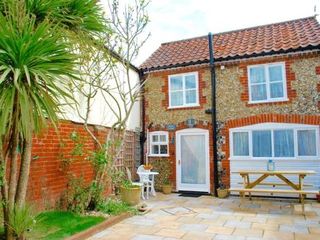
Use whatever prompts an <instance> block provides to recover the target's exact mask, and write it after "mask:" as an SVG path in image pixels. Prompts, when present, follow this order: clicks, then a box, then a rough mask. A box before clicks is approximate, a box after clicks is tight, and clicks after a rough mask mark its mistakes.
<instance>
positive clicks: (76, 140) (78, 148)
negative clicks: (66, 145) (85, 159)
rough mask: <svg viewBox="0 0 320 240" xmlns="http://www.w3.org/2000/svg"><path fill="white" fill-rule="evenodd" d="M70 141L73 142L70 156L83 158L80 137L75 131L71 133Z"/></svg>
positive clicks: (82, 144)
mask: <svg viewBox="0 0 320 240" xmlns="http://www.w3.org/2000/svg"><path fill="white" fill-rule="evenodd" d="M70 139H71V140H72V141H73V142H74V147H73V149H72V151H71V155H72V156H83V154H84V153H83V147H84V143H83V141H82V139H81V137H80V135H79V134H78V133H77V132H76V131H73V132H72V133H71V134H70Z"/></svg>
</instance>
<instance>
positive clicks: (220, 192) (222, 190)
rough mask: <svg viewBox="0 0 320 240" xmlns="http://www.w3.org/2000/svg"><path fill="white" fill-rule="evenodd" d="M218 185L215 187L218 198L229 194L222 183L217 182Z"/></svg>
mask: <svg viewBox="0 0 320 240" xmlns="http://www.w3.org/2000/svg"><path fill="white" fill-rule="evenodd" d="M219 185H220V187H219V188H218V189H217V193H218V198H226V197H228V196H229V190H228V189H227V188H226V187H225V185H224V184H223V183H220V184H219Z"/></svg>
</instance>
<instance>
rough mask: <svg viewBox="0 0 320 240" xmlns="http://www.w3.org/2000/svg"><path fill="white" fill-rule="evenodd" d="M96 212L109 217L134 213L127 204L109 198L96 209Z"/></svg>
mask: <svg viewBox="0 0 320 240" xmlns="http://www.w3.org/2000/svg"><path fill="white" fill-rule="evenodd" d="M97 210H98V211H101V212H103V213H107V214H110V215H118V214H120V213H123V212H135V211H136V210H135V209H134V208H133V207H130V206H129V205H128V204H126V203H124V202H122V201H121V200H118V199H111V198H109V199H108V200H107V201H105V202H102V203H100V204H99V205H98V207H97Z"/></svg>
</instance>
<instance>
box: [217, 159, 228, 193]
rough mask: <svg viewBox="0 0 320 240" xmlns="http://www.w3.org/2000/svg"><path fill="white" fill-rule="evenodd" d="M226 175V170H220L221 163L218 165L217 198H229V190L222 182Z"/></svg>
mask: <svg viewBox="0 0 320 240" xmlns="http://www.w3.org/2000/svg"><path fill="white" fill-rule="evenodd" d="M225 174H226V169H225V168H222V164H221V162H220V163H219V165H218V180H219V188H218V189H217V193H218V198H226V197H228V196H229V189H227V188H226V186H225V185H224V183H223V182H222V177H223V176H224V175H225Z"/></svg>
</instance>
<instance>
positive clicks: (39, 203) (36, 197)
mask: <svg viewBox="0 0 320 240" xmlns="http://www.w3.org/2000/svg"><path fill="white" fill-rule="evenodd" d="M90 128H91V130H92V131H93V132H94V134H95V136H96V137H97V138H98V139H100V140H103V139H105V137H106V135H107V133H108V128H105V127H93V126H91V127H90ZM72 132H77V134H78V135H79V136H80V141H81V143H82V144H84V145H83V151H84V153H85V154H84V155H83V156H72V155H71V152H72V150H73V149H74V146H75V142H74V141H72V140H71V138H70V135H71V134H72ZM95 149H96V146H95V143H94V141H93V140H92V139H91V137H90V136H89V134H88V133H87V132H86V130H85V129H84V127H83V125H82V124H80V123H74V122H71V121H60V122H59V125H58V132H56V131H55V130H54V128H53V127H52V126H51V127H49V128H48V129H47V130H45V131H44V132H43V133H42V134H41V135H39V136H37V137H34V138H33V147H32V161H31V169H30V178H29V183H28V192H27V199H28V201H29V202H31V203H33V204H34V205H35V206H36V207H38V208H46V207H52V206H54V205H55V204H56V203H57V201H58V200H59V199H60V197H61V195H62V193H63V192H64V191H65V190H66V189H67V186H68V179H69V177H70V176H72V177H83V178H84V181H85V183H89V182H90V181H91V180H92V179H93V176H94V169H93V166H92V165H91V163H90V161H89V160H88V159H87V158H86V157H87V156H88V154H90V152H92V151H93V150H95ZM71 157H72V158H73V160H72V161H71V163H70V164H67V165H65V164H66V162H64V161H63V159H68V158H71ZM110 192H111V189H110V188H109V189H107V190H106V194H108V193H110Z"/></svg>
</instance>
